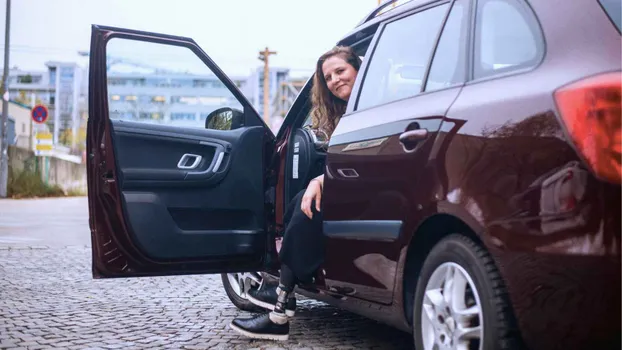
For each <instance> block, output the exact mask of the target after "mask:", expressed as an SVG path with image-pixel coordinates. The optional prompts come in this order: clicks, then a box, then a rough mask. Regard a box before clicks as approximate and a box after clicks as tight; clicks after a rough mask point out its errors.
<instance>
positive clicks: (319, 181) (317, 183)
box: [300, 175, 324, 219]
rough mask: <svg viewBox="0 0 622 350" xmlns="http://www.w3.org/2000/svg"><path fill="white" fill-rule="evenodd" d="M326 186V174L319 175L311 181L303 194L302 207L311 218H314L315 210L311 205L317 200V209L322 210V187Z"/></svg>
mask: <svg viewBox="0 0 622 350" xmlns="http://www.w3.org/2000/svg"><path fill="white" fill-rule="evenodd" d="M323 187H324V175H321V176H318V177H316V178H315V179H313V180H311V182H309V186H308V187H307V190H306V191H305V194H304V195H303V196H302V203H301V204H300V209H301V210H302V212H303V213H305V215H306V216H307V217H309V219H313V210H312V209H311V205H312V204H313V201H314V200H315V209H316V210H317V211H318V212H319V211H320V203H321V202H322V188H323Z"/></svg>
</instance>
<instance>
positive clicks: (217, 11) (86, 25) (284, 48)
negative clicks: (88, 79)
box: [0, 0, 378, 75]
mask: <svg viewBox="0 0 622 350" xmlns="http://www.w3.org/2000/svg"><path fill="white" fill-rule="evenodd" d="M5 1H6V0H0V24H1V25H0V48H2V51H3V49H4V28H5V18H6V17H5V13H6V3H5ZM377 3H378V1H377V0H219V1H217V0H174V1H166V0H12V2H11V43H10V44H11V45H10V46H11V56H10V58H9V66H10V67H14V66H17V67H19V68H21V69H34V70H44V69H46V68H45V66H44V62H46V61H48V60H61V61H76V62H79V63H81V64H84V63H85V62H86V59H85V58H81V57H79V56H78V55H77V54H76V52H77V51H78V50H88V49H89V41H90V32H91V27H90V26H91V24H101V25H109V26H116V27H124V28H131V29H139V30H146V31H152V32H159V33H165V34H174V35H181V36H187V37H191V38H193V39H194V40H195V41H196V42H197V43H198V44H199V45H200V46H201V47H202V48H203V49H204V50H205V51H206V52H207V53H208V55H210V57H211V58H212V59H214V60H215V61H216V63H217V64H218V65H219V66H220V67H221V68H222V69H223V70H224V71H225V72H226V73H228V74H233V75H242V74H248V72H250V70H252V69H254V68H256V67H258V66H260V65H261V64H262V63H261V61H259V60H258V59H257V53H258V51H260V50H261V49H263V48H265V47H266V46H269V47H270V49H271V50H276V51H277V52H278V54H277V55H276V56H271V58H270V59H271V65H274V66H281V67H287V68H291V69H294V70H301V69H305V70H312V69H313V66H314V64H315V60H316V59H317V57H318V56H319V55H321V54H322V53H323V52H324V51H326V50H328V49H330V48H331V47H332V45H334V44H335V43H336V41H337V40H339V39H340V38H341V37H342V36H343V35H344V34H346V33H348V32H349V31H350V30H352V29H353V28H354V26H355V25H356V24H357V23H358V22H359V21H360V20H361V19H362V18H363V16H365V15H366V14H367V13H369V12H370V11H371V10H372V9H373V8H374V7H375V6H376V5H377ZM0 56H2V57H0V66H2V65H3V62H4V59H3V55H0Z"/></svg>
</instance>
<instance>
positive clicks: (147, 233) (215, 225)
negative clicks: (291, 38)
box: [61, 26, 274, 278]
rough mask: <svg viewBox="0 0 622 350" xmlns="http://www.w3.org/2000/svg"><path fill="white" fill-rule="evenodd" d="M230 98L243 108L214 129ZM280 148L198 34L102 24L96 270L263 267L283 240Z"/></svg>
mask: <svg viewBox="0 0 622 350" xmlns="http://www.w3.org/2000/svg"><path fill="white" fill-rule="evenodd" d="M111 47H114V49H115V50H114V52H112V51H113V50H111ZM143 47H144V48H143ZM158 60H160V61H164V62H166V65H165V66H164V67H163V66H162V65H158ZM117 64H118V65H126V66H131V67H129V68H128V67H125V71H123V70H122V69H121V70H119V71H115V70H114V67H113V65H117ZM154 67H156V68H154ZM197 67H198V68H197ZM197 69H198V72H200V73H201V74H195V73H193V72H196V71H197ZM203 70H205V72H204V71H203ZM61 76H62V72H61ZM222 107H233V108H235V109H236V110H239V111H240V114H239V115H237V117H236V116H235V115H234V114H233V113H232V112H229V114H226V113H225V114H224V117H223V118H224V119H221V120H215V121H212V122H211V124H212V128H210V129H206V128H205V127H202V125H204V123H205V118H206V116H207V115H209V114H210V113H211V112H213V111H214V110H217V109H219V108H222ZM232 115H233V123H232V120H231V116H232ZM227 117H229V118H230V119H229V120H227ZM236 118H237V119H236ZM210 120H211V119H210ZM232 124H233V125H232ZM273 150H274V136H273V134H272V132H271V131H270V130H269V128H268V127H267V126H266V125H265V123H263V121H262V120H261V118H260V117H259V115H258V114H257V112H256V111H255V109H254V108H253V107H252V106H251V105H250V103H249V102H248V100H247V99H246V98H245V97H244V95H243V94H242V93H241V92H240V91H239V90H238V88H237V87H236V85H235V83H234V82H233V81H232V80H231V79H229V78H228V77H227V76H226V75H225V74H224V73H223V72H222V71H221V70H220V69H219V68H218V66H216V64H215V63H214V62H213V61H212V60H211V59H210V58H209V57H208V56H207V54H206V53H205V52H204V51H203V50H202V49H201V48H200V47H199V46H198V45H197V44H196V43H195V42H194V40H192V39H189V38H184V37H177V36H169V35H161V34H154V33H147V32H140V31H133V30H127V29H120V28H111V27H103V26H93V28H92V37H91V51H90V67H89V119H88V129H87V154H88V160H87V173H88V192H89V193H88V195H89V214H90V222H89V223H90V228H91V239H92V252H93V276H94V277H97V278H102V277H131V276H157V275H173V274H192V273H220V272H234V271H251V270H252V271H257V270H261V269H262V268H263V267H264V264H265V261H266V256H267V254H269V251H271V249H272V248H271V244H272V245H273V244H274V241H273V240H271V238H270V237H268V236H269V234H268V232H270V231H271V225H272V221H273V218H272V217H273V204H272V203H271V200H270V199H266V195H265V194H266V193H269V192H270V190H271V189H270V186H271V185H269V184H270V183H273V181H272V180H271V177H270V175H269V174H270V172H269V171H267V170H268V163H269V162H270V159H271V157H272V152H273ZM268 197H270V196H268Z"/></svg>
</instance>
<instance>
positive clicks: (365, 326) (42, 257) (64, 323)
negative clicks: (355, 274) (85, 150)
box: [0, 215, 412, 350]
mask: <svg viewBox="0 0 622 350" xmlns="http://www.w3.org/2000/svg"><path fill="white" fill-rule="evenodd" d="M67 217H71V216H70V215H68V216H67ZM72 220H73V219H72ZM81 220H82V219H81ZM83 221H84V227H83V230H84V234H85V235H88V234H89V229H88V220H87V219H84V220H83ZM0 224H1V223H0ZM13 248H15V249H13ZM0 296H1V297H0V349H9V348H10V349H13V348H19V347H21V348H24V349H25V348H26V347H28V348H32V349H44V348H54V349H74V348H76V349H114V348H130V349H154V348H170V349H188V350H198V349H234V350H238V349H239V350H241V349H251V348H255V349H270V348H272V349H288V350H289V349H339V348H341V349H349V348H352V349H374V348H377V349H387V350H393V349H412V340H411V336H410V335H409V334H406V333H403V332H400V331H398V330H395V329H393V328H391V327H389V326H385V325H381V324H379V323H378V322H375V321H372V320H369V319H366V318H364V317H359V316H357V315H354V314H352V313H349V312H346V311H343V310H339V309H336V308H334V307H331V306H329V305H326V304H324V303H320V302H317V301H313V300H309V299H305V300H301V301H300V302H299V304H298V305H299V309H298V310H297V312H296V317H295V320H294V322H292V324H291V333H290V340H289V341H287V342H274V341H256V340H250V339H248V338H245V337H243V336H240V335H238V334H237V333H235V332H233V331H232V330H231V329H230V328H229V323H230V322H231V320H232V319H233V318H235V317H238V316H244V317H247V316H250V315H251V314H249V313H246V312H242V311H239V310H238V309H236V308H235V307H234V306H233V304H231V302H230V301H229V299H228V298H227V296H226V294H225V292H224V290H223V287H222V283H221V280H220V276H218V275H193V276H175V277H155V278H149V277H142V278H131V279H123V278H121V279H109V280H106V279H103V280H95V279H93V278H92V275H91V250H90V248H89V247H83V246H79V247H76V246H62V245H54V246H52V245H50V246H47V247H46V248H45V249H41V246H40V245H37V246H33V247H12V248H11V249H9V248H7V247H2V246H0Z"/></svg>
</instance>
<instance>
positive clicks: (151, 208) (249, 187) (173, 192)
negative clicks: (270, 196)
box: [112, 122, 265, 259]
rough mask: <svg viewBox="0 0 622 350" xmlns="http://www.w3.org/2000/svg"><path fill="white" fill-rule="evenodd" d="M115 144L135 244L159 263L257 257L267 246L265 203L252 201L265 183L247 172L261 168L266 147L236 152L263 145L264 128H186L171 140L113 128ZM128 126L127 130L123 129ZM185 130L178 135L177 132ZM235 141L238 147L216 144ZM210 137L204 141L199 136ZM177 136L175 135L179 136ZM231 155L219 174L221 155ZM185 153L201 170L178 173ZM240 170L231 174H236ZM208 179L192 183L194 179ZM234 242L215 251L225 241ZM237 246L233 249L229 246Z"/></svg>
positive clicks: (150, 129) (152, 132)
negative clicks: (263, 226)
mask: <svg viewBox="0 0 622 350" xmlns="http://www.w3.org/2000/svg"><path fill="white" fill-rule="evenodd" d="M112 124H113V142H114V143H115V150H123V151H122V152H119V153H118V157H117V162H118V169H119V170H120V172H121V176H120V179H119V183H120V186H121V190H122V193H123V200H124V202H125V207H126V211H127V217H128V221H129V225H130V227H131V232H133V237H134V239H135V240H136V241H137V242H139V243H140V246H141V248H142V249H143V250H144V252H145V254H146V255H147V256H149V257H151V258H153V259H180V258H196V257H201V256H203V255H210V256H225V255H227V253H229V254H236V255H244V254H247V255H248V254H251V253H252V251H253V249H255V250H256V249H258V248H257V245H261V244H264V243H265V237H264V235H263V232H262V230H260V227H261V224H262V222H263V220H261V219H260V216H261V215H263V203H261V202H259V201H248V200H247V196H248V195H249V194H253V195H255V196H260V195H261V193H260V192H258V191H257V189H261V188H262V183H261V182H262V177H258V176H256V174H252V173H250V172H247V171H244V169H245V168H247V169H260V168H261V167H262V150H261V148H257V147H255V148H247V149H243V150H241V151H238V148H237V147H235V146H238V145H244V144H260V143H261V137H262V135H263V132H264V131H263V128H261V127H250V128H242V129H238V130H234V131H231V132H222V131H214V130H201V131H202V133H196V135H187V134H186V129H183V128H179V130H178V131H171V130H170V128H167V129H169V130H168V131H167V133H166V134H165V135H163V133H162V131H161V130H158V129H163V127H161V126H160V127H159V128H157V129H154V126H152V125H149V124H143V123H126V122H113V123H112ZM119 124H121V125H119ZM176 129H178V128H176ZM223 133H226V134H229V133H231V134H235V136H233V135H231V136H229V139H231V142H229V141H226V140H222V135H221V136H220V139H218V138H215V137H214V136H211V137H210V135H216V137H218V136H217V135H218V134H223ZM200 134H203V135H200ZM174 135H176V136H174ZM221 153H223V154H225V155H224V156H223V157H222V158H221V160H220V163H221V164H223V165H221V166H219V168H218V169H217V171H216V172H214V171H213V169H214V168H215V164H216V162H217V161H218V156H217V154H221ZM184 154H195V155H198V156H201V159H202V160H201V162H200V164H199V165H198V166H197V168H196V169H194V170H192V171H187V170H184V169H179V168H178V165H179V164H178V162H179V159H180V158H181V157H182V156H183V155H184ZM231 167H233V168H235V169H238V171H234V172H230V173H229V172H228V169H229V168H231ZM198 174H203V175H201V176H195V177H191V176H192V175H198ZM228 235H233V236H234V239H232V240H231V241H232V242H231V243H228V245H227V244H210V243H214V242H218V241H222V242H228V241H227V239H228ZM229 245H230V246H229Z"/></svg>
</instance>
